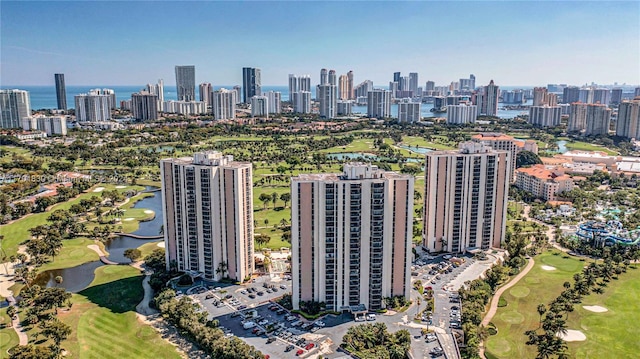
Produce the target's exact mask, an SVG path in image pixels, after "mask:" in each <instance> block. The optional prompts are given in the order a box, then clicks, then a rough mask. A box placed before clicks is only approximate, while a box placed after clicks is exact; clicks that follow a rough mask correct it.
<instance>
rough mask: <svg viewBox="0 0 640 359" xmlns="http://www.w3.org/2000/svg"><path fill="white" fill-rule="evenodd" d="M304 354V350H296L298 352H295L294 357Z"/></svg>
mask: <svg viewBox="0 0 640 359" xmlns="http://www.w3.org/2000/svg"><path fill="white" fill-rule="evenodd" d="M303 353H304V350H302V349H298V351H297V352H296V356H300V355H302V354H303Z"/></svg>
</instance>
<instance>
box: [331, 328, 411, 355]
mask: <svg viewBox="0 0 640 359" xmlns="http://www.w3.org/2000/svg"><path fill="white" fill-rule="evenodd" d="M341 346H342V347H343V348H345V349H346V350H347V351H349V352H351V353H353V354H355V355H356V356H357V357H358V358H361V359H405V358H407V357H408V355H409V350H410V349H411V334H409V331H408V330H406V329H402V330H399V331H397V332H395V333H393V334H392V333H389V331H388V330H387V325H386V324H384V323H375V324H361V325H356V326H353V327H351V328H349V330H347V333H346V334H345V335H344V337H342V344H341Z"/></svg>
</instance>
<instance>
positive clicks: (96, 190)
mask: <svg viewBox="0 0 640 359" xmlns="http://www.w3.org/2000/svg"><path fill="white" fill-rule="evenodd" d="M102 191H104V187H98V188H96V189H94V190H93V192H102Z"/></svg>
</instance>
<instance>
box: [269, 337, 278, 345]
mask: <svg viewBox="0 0 640 359" xmlns="http://www.w3.org/2000/svg"><path fill="white" fill-rule="evenodd" d="M275 341H276V337H269V338H267V344H271V343H273V342H275Z"/></svg>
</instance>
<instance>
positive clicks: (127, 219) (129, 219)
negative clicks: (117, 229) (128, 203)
mask: <svg viewBox="0 0 640 359" xmlns="http://www.w3.org/2000/svg"><path fill="white" fill-rule="evenodd" d="M134 219H135V218H131V217H129V218H125V219H124V220H125V221H127V222H129V221H133V220H134Z"/></svg>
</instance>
